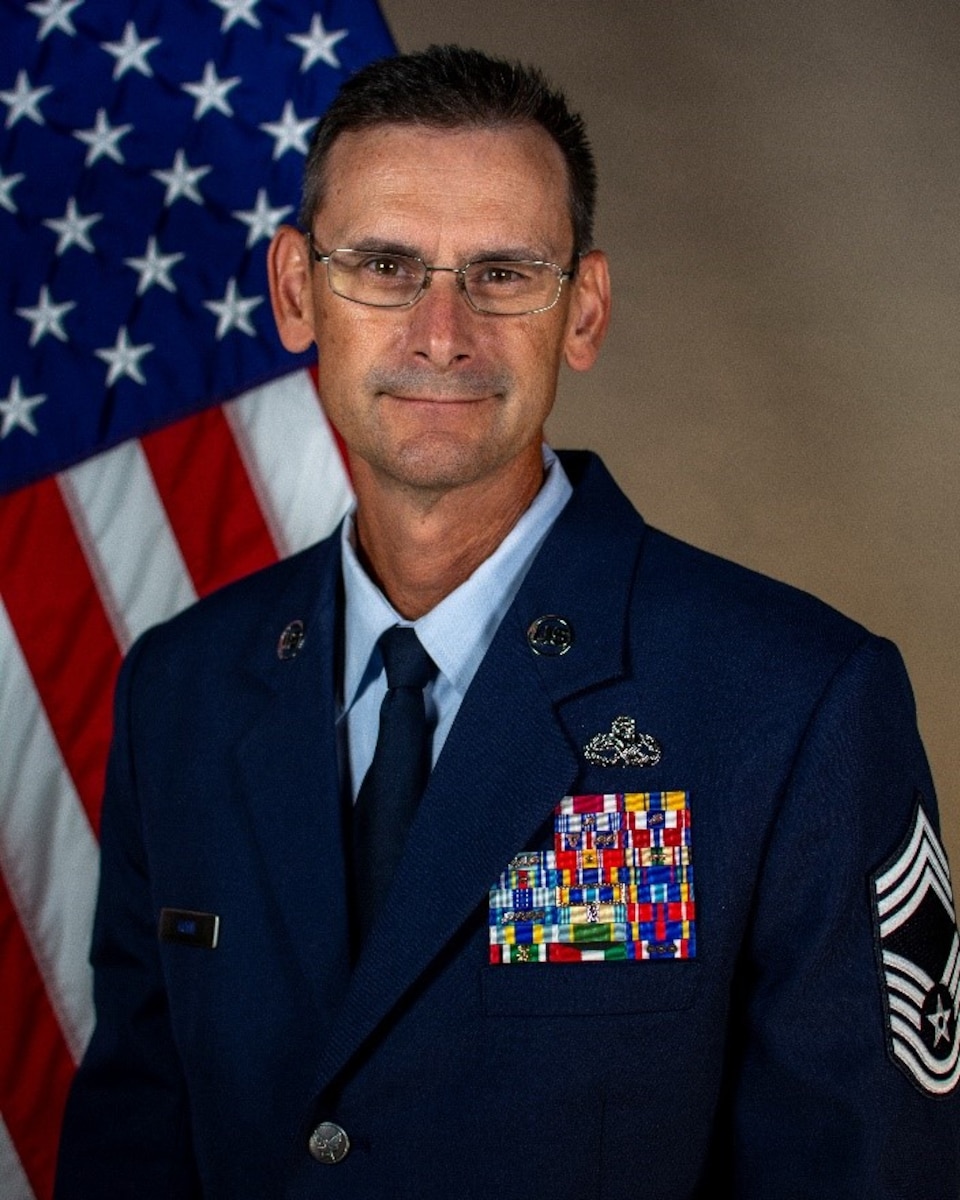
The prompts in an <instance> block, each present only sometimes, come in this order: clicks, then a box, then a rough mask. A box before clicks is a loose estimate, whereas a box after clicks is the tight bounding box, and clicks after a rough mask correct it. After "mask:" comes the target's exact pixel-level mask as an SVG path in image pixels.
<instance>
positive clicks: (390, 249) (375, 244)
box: [349, 237, 422, 258]
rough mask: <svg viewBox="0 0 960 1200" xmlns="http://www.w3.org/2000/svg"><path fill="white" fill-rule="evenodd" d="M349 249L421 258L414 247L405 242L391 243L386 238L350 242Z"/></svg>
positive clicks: (370, 238) (366, 238) (368, 238)
mask: <svg viewBox="0 0 960 1200" xmlns="http://www.w3.org/2000/svg"><path fill="white" fill-rule="evenodd" d="M349 249H351V250H367V251H370V252H373V253H378V252H379V253H380V254H405V255H406V256H407V257H408V258H421V257H422V255H421V254H420V252H419V251H418V250H417V248H416V247H415V246H411V245H409V244H408V243H406V242H392V241H390V240H389V239H388V238H378V237H365V238H359V239H357V240H355V241H351V243H350V246H349Z"/></svg>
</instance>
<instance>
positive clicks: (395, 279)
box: [327, 250, 427, 308]
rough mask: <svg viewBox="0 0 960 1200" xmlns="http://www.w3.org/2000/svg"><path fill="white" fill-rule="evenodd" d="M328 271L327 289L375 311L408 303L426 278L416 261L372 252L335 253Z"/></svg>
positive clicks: (423, 269) (416, 259)
mask: <svg viewBox="0 0 960 1200" xmlns="http://www.w3.org/2000/svg"><path fill="white" fill-rule="evenodd" d="M327 271H328V274H329V277H330V286H331V287H332V288H333V290H334V291H335V292H337V293H338V294H339V295H341V296H344V297H345V298H346V299H347V300H356V301H358V302H359V303H360V304H373V305H376V306H377V307H378V308H398V307H400V306H401V305H404V304H409V303H410V302H411V301H412V300H414V299H416V297H417V294H418V293H419V291H420V289H421V287H423V281H424V279H426V276H427V271H426V268H425V267H424V265H423V263H422V262H421V261H420V259H419V258H410V257H408V256H407V255H405V254H383V253H381V252H379V251H374V250H334V251H333V253H332V254H331V255H330V258H329V261H328V263H327Z"/></svg>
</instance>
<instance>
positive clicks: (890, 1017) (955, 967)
mask: <svg viewBox="0 0 960 1200" xmlns="http://www.w3.org/2000/svg"><path fill="white" fill-rule="evenodd" d="M872 884H873V901H874V911H875V917H876V924H877V932H878V935H879V937H878V951H879V956H880V969H881V973H882V976H883V983H884V992H885V998H886V1009H887V1039H888V1040H887V1044H888V1048H889V1051H890V1054H891V1057H892V1058H893V1061H894V1062H895V1063H896V1064H897V1066H898V1067H900V1069H901V1070H902V1071H904V1072H905V1073H906V1075H907V1076H908V1078H909V1079H910V1080H911V1081H912V1082H913V1083H915V1084H917V1085H918V1086H919V1087H920V1088H921V1089H922V1090H923V1091H924V1092H926V1093H927V1094H929V1095H932V1096H945V1095H946V1094H947V1093H948V1092H951V1091H952V1090H953V1089H954V1088H955V1087H956V1085H957V1082H958V1080H960V1028H958V1027H960V1021H958V1017H960V935H958V933H957V918H956V911H955V908H954V903H953V894H952V891H951V887H950V868H949V866H948V864H947V856H946V854H945V853H944V850H943V846H942V845H941V843H940V839H939V838H938V837H937V834H936V831H935V830H934V828H933V826H932V825H931V824H930V822H929V820H928V819H927V816H926V814H925V813H924V811H923V808H922V806H921V805H920V803H919V800H918V802H917V807H916V812H915V815H914V819H913V822H912V824H911V827H910V832H909V833H908V835H907V837H906V839H905V841H904V842H903V845H902V846H901V847H900V848H899V849H898V850H897V852H896V853H895V854H894V856H893V859H892V860H891V861H890V862H889V863H886V864H885V865H884V866H883V867H881V868H880V870H879V871H878V872H877V873H876V874H875V875H874V876H873V879H872Z"/></svg>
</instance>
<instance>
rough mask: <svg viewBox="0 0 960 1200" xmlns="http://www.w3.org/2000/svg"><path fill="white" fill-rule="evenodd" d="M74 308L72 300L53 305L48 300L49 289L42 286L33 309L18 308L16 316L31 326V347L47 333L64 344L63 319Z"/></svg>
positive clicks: (65, 339) (65, 338)
mask: <svg viewBox="0 0 960 1200" xmlns="http://www.w3.org/2000/svg"><path fill="white" fill-rule="evenodd" d="M76 307H77V305H76V302H75V301H73V300H65V301H64V302H63V303H62V304H54V302H53V301H52V300H51V299H50V289H49V288H48V287H47V285H46V284H44V285H43V287H41V289H40V298H39V299H38V300H37V303H36V306H35V307H34V308H18V309H17V316H20V317H23V318H24V319H25V320H27V321H29V322H30V324H31V325H32V326H33V329H32V330H31V331H30V345H31V346H35V345H36V344H37V342H39V341H40V339H41V338H42V337H43V336H44V335H45V334H48V333H52V334H53V336H54V337H55V338H57V339H58V340H59V341H61V342H65V341H67V334H66V331H65V330H64V328H63V318H64V317H65V316H66V315H67V313H68V312H69V311H70V310H71V308H76Z"/></svg>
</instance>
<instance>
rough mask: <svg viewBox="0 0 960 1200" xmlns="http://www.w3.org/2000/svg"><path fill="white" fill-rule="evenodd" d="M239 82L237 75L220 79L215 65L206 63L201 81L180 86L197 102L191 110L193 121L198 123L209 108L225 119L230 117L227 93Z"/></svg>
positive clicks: (231, 112)
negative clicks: (219, 113)
mask: <svg viewBox="0 0 960 1200" xmlns="http://www.w3.org/2000/svg"><path fill="white" fill-rule="evenodd" d="M239 82H240V76H239V75H234V76H232V77H231V78H230V79H220V78H219V77H218V76H217V68H216V65H215V64H214V63H213V62H212V61H211V62H208V63H207V64H206V65H205V66H204V68H203V79H201V80H199V81H198V82H197V83H184V84H182V85H181V86H182V87H183V90H184V91H185V92H189V93H190V95H191V96H193V97H194V99H195V100H196V102H197V103H196V105H195V106H194V109H193V119H194V120H195V121H199V120H200V118H201V117H202V116H203V115H204V113H208V112H209V111H210V109H211V108H214V109H216V110H217V112H222V113H223V115H224V116H225V117H232V116H233V109H232V108H231V107H230V102H229V101H228V100H227V93H228V92H229V91H230V90H231V88H235V87H236V86H237V84H238V83H239Z"/></svg>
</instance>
